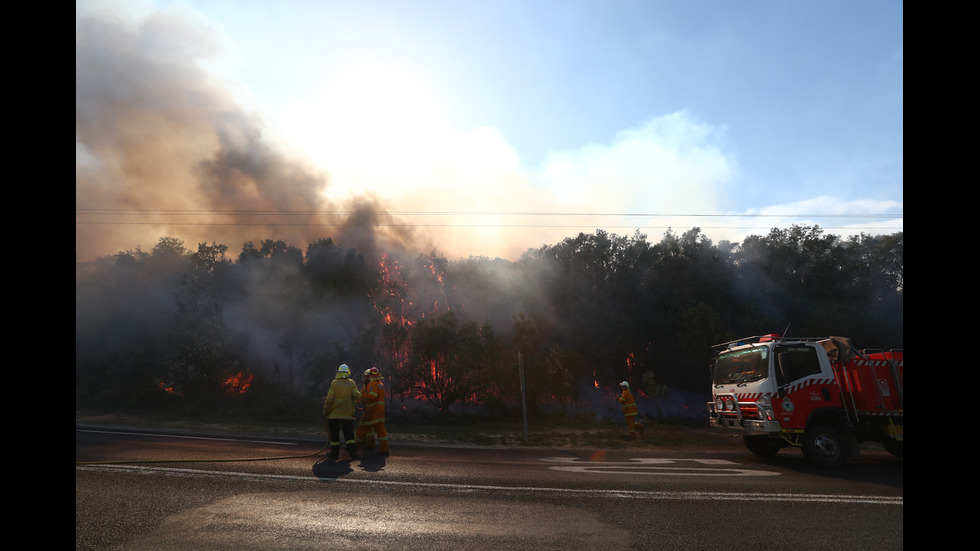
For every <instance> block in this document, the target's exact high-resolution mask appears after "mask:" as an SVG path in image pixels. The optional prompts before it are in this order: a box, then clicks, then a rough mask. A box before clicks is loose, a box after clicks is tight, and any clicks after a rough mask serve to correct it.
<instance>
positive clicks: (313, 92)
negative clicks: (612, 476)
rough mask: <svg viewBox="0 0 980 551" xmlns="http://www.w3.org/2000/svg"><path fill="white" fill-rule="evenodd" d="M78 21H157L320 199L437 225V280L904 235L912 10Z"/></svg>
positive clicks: (92, 7) (495, 9) (340, 7)
mask: <svg viewBox="0 0 980 551" xmlns="http://www.w3.org/2000/svg"><path fill="white" fill-rule="evenodd" d="M76 8H77V9H76V15H77V19H78V18H80V17H84V16H86V15H88V14H92V13H98V14H100V17H102V18H103V19H107V18H108V16H107V15H106V14H110V13H111V14H113V18H111V19H112V20H113V21H116V24H118V25H121V26H126V25H129V26H130V28H133V27H132V25H134V24H138V22H139V21H146V18H148V17H158V18H159V17H163V18H165V19H167V20H168V21H169V22H170V23H169V25H167V26H165V27H163V28H164V29H166V30H159V29H158V30H157V31H155V33H154V34H153V36H154V37H155V40H156V41H158V42H159V41H164V42H167V43H168V46H166V47H164V48H162V49H163V50H167V48H170V49H171V50H173V49H174V48H176V45H177V44H184V45H185V46H187V45H189V44H193V45H195V46H196V47H194V48H190V47H188V48H187V54H188V55H192V56H194V57H195V58H197V59H198V61H199V62H200V64H199V65H198V66H199V67H200V66H206V69H207V71H208V74H209V75H210V77H212V78H213V79H214V80H215V81H219V82H221V83H222V86H225V87H226V89H227V90H228V91H229V93H230V94H233V95H234V97H235V100H236V102H238V105H240V106H242V108H243V109H244V110H246V111H247V112H249V113H251V114H254V115H255V116H256V117H258V118H260V119H261V120H262V121H263V123H262V126H263V133H262V139H263V140H265V141H267V142H269V143H271V144H275V146H276V147H277V148H280V149H281V150H282V151H284V152H286V153H288V154H289V155H291V156H294V157H295V158H299V159H303V160H304V162H309V163H310V164H311V165H312V166H314V167H316V168H317V170H322V171H324V172H325V173H326V174H328V175H329V176H328V179H329V184H328V185H325V186H324V189H323V190H320V191H321V194H322V197H323V198H326V199H328V200H331V201H340V200H342V198H344V197H350V196H353V195H358V194H365V193H370V194H372V196H377V197H379V198H380V199H381V200H383V201H384V202H385V204H386V206H387V208H388V209H389V210H391V211H394V212H411V213H418V212H423V211H424V212H429V213H435V214H432V215H431V216H430V217H429V218H425V219H423V218H422V217H421V216H420V215H417V214H412V215H409V218H410V219H411V220H413V221H418V222H420V223H423V224H426V223H429V222H432V223H440V222H445V221H449V224H448V225H447V226H443V227H440V228H438V229H436V230H435V233H436V234H437V235H436V237H435V238H434V239H435V242H436V245H437V246H439V248H440V249H442V250H443V251H444V252H446V253H447V256H450V257H454V256H469V255H487V256H504V257H509V258H516V256H517V255H518V254H519V253H520V252H523V251H524V250H526V249H527V248H536V247H539V246H541V245H543V244H553V243H555V242H557V241H560V240H561V239H563V238H564V237H567V236H572V235H575V234H576V233H578V232H579V231H584V232H586V233H591V232H593V231H595V230H596V229H598V228H602V229H606V230H607V231H610V232H612V233H617V234H621V235H624V234H625V235H632V233H633V232H634V231H635V230H637V229H639V230H640V231H642V232H643V233H645V234H647V235H648V236H649V238H650V240H651V241H653V242H656V241H658V240H659V239H660V237H661V235H662V234H663V232H664V231H665V230H666V228H667V227H672V228H673V229H674V230H675V231H678V232H683V231H686V230H687V229H690V228H691V227H693V226H699V227H702V228H703V229H704V233H705V234H706V235H707V236H708V237H709V238H711V239H712V240H713V241H715V242H717V241H720V240H723V239H728V240H732V241H740V240H741V239H742V238H744V237H745V236H746V235H749V234H766V233H768V231H769V228H771V227H776V226H780V227H785V226H787V225H789V224H793V223H806V224H818V225H820V226H821V227H823V228H826V230H827V231H828V232H830V233H840V234H843V235H850V234H856V233H861V232H864V233H872V234H873V233H894V232H896V231H902V229H903V200H904V198H903V195H904V194H903V4H902V2H897V1H884V0H881V1H879V0H862V1H860V2H853V1H838V0H821V1H816V0H813V1H810V0H802V1H788V0H778V1H777V0H757V1H753V0H748V1H741V2H731V1H722V0H711V1H709V0H685V1H679V0H676V1H673V0H672V1H658V0H647V1H639V0H635V1H625V0H604V1H591V0H589V1H585V0H569V1H551V0H524V1H515V0H487V1H483V2H463V1H447V0H411V1H408V0H402V1H394V0H385V1H361V2H353V1H350V2H348V1H328V0H321V1H313V0H308V1H301V0H280V1H276V2H269V1H257V0H192V1H183V2H173V1H166V0H157V1H155V2H152V3H144V2H142V1H139V2H137V1H135V0H132V1H130V0H119V1H103V0H78V1H77V2H76ZM127 22H128V23H127ZM134 22H137V23H134ZM79 36H81V35H80V34H79V33H77V35H76V46H77V45H78V41H80V40H84V38H79ZM144 36H146V37H149V36H150V35H149V32H147V33H146V34H145V35H144ZM170 41H172V43H171V42H170ZM147 42H149V41H148V40H142V41H140V43H141V44H145V43H147ZM80 63H81V62H80V61H79V54H78V53H77V52H76V79H77V80H78V79H79V78H80V77H79V74H80V73H82V72H83V71H86V70H88V69H86V68H85V67H83V66H80ZM76 88H78V87H76ZM84 103H85V102H84V101H83V100H80V99H79V92H78V91H77V90H76V166H79V165H85V163H87V162H89V161H88V159H89V157H90V156H91V157H98V158H100V159H102V160H103V161H104V159H105V157H106V155H107V153H106V150H105V149H104V148H100V147H98V146H95V145H93V144H92V143H91V142H93V141H94V139H90V138H88V137H87V136H89V134H88V133H87V132H84V131H80V130H79V128H80V127H82V126H83V124H82V123H80V122H79V115H78V113H79V110H80V108H79V105H83V104H84ZM80 136H81V137H80ZM80 159H81V160H80ZM103 164H104V163H103ZM86 166H88V165H86ZM133 177H134V176H133V175H132V174H128V175H127V176H126V177H125V178H120V181H125V182H130V181H131V180H132V179H133ZM76 180H79V178H76ZM120 185H124V184H120ZM83 195H84V196H85V197H90V196H91V194H90V193H88V191H87V190H85V189H80V187H79V184H78V183H76V204H79V203H82V202H84V201H82V200H81V199H79V197H82V196H83ZM114 197H115V200H113V199H112V196H110V195H102V196H101V200H103V204H98V205H95V203H94V202H93V203H91V204H92V205H94V206H99V207H103V206H104V207H108V206H110V205H109V204H106V203H112V202H117V203H119V201H118V199H119V194H118V193H117V194H116V195H115V196H114ZM120 204H121V203H120ZM182 208H190V207H189V206H186V205H185V206H184V207H182ZM464 212H465V213H470V214H467V215H461V214H458V213H464ZM517 212H526V213H535V215H534V216H523V215H521V216H519V215H516V214H513V213H517ZM450 213H457V214H450ZM473 213H481V214H473ZM501 213H510V214H501ZM554 213H569V214H567V215H565V216H559V215H556V214H554ZM842 214H854V215H859V216H856V217H854V218H844V217H841V216H840V215H842ZM617 215H629V216H617ZM641 215H648V216H641ZM654 215H656V216H654ZM815 215H830V216H825V217H816V216H815ZM423 220H424V222H423ZM457 222H458V223H459V224H458V225H457V224H456V223H457ZM148 239H149V238H148ZM134 245H135V243H132V244H129V245H123V244H119V245H117V246H118V247H119V248H132V246H134ZM150 245H152V242H146V243H142V246H143V247H144V248H148V246H150ZM233 248H234V247H233ZM106 252H107V253H108V252H113V251H106Z"/></svg>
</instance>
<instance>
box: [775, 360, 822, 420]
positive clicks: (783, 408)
mask: <svg viewBox="0 0 980 551" xmlns="http://www.w3.org/2000/svg"><path fill="white" fill-rule="evenodd" d="M773 370H774V371H775V372H776V389H777V390H776V398H775V399H774V400H773V409H774V410H775V414H776V417H777V419H779V420H780V421H781V422H782V424H783V427H784V428H796V429H800V428H803V426H802V425H803V424H805V423H806V419H807V416H808V415H809V412H810V411H812V410H813V408H815V407H818V405H819V404H821V403H823V402H825V401H826V400H829V399H830V395H829V393H826V392H825V391H826V387H824V388H823V389H819V388H817V386H813V383H815V382H818V381H821V380H823V379H824V376H823V370H822V368H821V365H820V357H819V355H818V353H817V350H816V348H814V347H812V346H808V345H806V344H802V343H801V344H795V345H794V344H787V345H777V346H775V347H773ZM824 394H827V395H824ZM777 402H778V403H777Z"/></svg>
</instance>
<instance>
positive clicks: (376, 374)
mask: <svg viewBox="0 0 980 551" xmlns="http://www.w3.org/2000/svg"><path fill="white" fill-rule="evenodd" d="M367 374H368V375H369V376H371V377H380V376H381V372H380V371H378V368H377V367H372V368H371V369H368V370H367Z"/></svg>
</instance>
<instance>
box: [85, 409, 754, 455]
mask: <svg viewBox="0 0 980 551" xmlns="http://www.w3.org/2000/svg"><path fill="white" fill-rule="evenodd" d="M75 423H76V425H86V426H101V427H127V428H140V429H144V430H149V429H153V430H169V431H177V432H186V433H195V434H198V433H200V434H215V435H248V436H266V437H290V438H302V439H311V440H322V439H324V438H325V436H326V434H325V430H324V427H323V425H322V424H319V423H271V422H254V421H247V420H227V419H201V418H195V419H188V418H184V417H180V416H175V415H173V414H168V413H139V414H136V413H87V412H75ZM388 431H389V434H390V435H391V440H392V444H397V443H399V442H401V443H426V444H447V445H467V446H495V447H509V446H513V447H526V446H533V447H559V448H601V449H634V448H635V449H645V448H659V449H664V448H669V449H676V450H680V451H692V450H706V451H720V450H738V451H742V450H744V447H743V446H742V442H741V440H740V439H738V438H732V437H730V436H728V435H726V434H724V433H722V432H721V431H719V430H716V429H712V428H710V427H708V426H707V420H706V421H705V422H704V423H697V422H693V421H682V420H669V419H667V420H662V421H651V422H649V423H647V426H646V430H645V431H644V433H643V436H642V437H641V438H639V439H635V440H634V439H630V438H628V437H627V436H626V427H625V425H624V424H622V423H608V422H598V421H592V420H584V421H582V420H570V419H561V418H557V419H537V420H534V421H530V420H529V424H528V430H527V439H526V440H525V436H524V427H523V423H522V422H510V423H508V422H502V421H492V420H487V419H481V418H479V417H471V416H467V417H459V418H451V419H442V420H440V421H439V422H411V420H408V419H398V420H391V419H389V422H388Z"/></svg>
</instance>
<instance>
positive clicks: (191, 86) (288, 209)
mask: <svg viewBox="0 0 980 551" xmlns="http://www.w3.org/2000/svg"><path fill="white" fill-rule="evenodd" d="M226 54H227V52H226V50H225V47H224V45H223V43H222V42H221V40H220V35H219V34H218V33H216V32H215V31H214V30H213V29H210V28H208V27H207V26H205V25H204V24H203V23H201V22H199V21H196V20H195V19H194V18H192V17H190V16H187V15H185V14H183V13H182V12H180V11H179V10H169V11H155V12H152V13H151V14H148V15H146V16H144V17H142V18H125V17H123V16H122V15H120V14H115V13H110V12H99V11H94V10H93V11H90V12H88V13H84V14H79V15H78V17H77V19H76V39H75V149H76V169H75V207H76V241H75V254H76V259H77V260H79V261H88V260H93V259H95V258H97V257H99V256H102V255H106V254H113V253H115V252H118V251H123V250H132V249H133V248H134V247H141V248H143V249H144V250H148V249H149V248H151V247H152V246H153V245H154V244H155V243H156V242H157V240H159V239H160V238H161V237H164V236H171V237H177V238H179V239H181V240H183V241H184V242H185V243H186V245H187V246H188V247H189V248H191V249H193V248H195V247H196V245H197V244H198V243H205V242H206V243H210V242H212V241H216V242H218V243H222V244H225V245H228V246H229V251H230V252H231V253H233V254H234V253H235V252H236V249H237V247H238V246H240V245H241V244H242V243H244V242H246V241H250V240H254V241H259V240H264V239H277V240H284V241H286V242H288V243H290V244H292V245H294V246H297V247H300V248H304V247H305V245H306V244H307V243H310V242H313V241H315V240H316V239H319V238H322V237H332V238H333V239H334V241H335V242H337V243H340V244H342V245H343V246H345V247H355V248H357V249H358V250H361V251H365V250H370V249H371V248H373V247H374V246H376V245H379V243H378V242H379V241H382V240H383V241H385V242H386V243H385V245H386V246H393V247H398V246H400V245H404V244H406V243H418V242H419V239H420V237H419V236H414V235H407V234H406V233H405V231H404V229H399V230H398V231H394V230H393V229H391V228H395V227H396V226H395V225H394V224H393V222H394V220H393V219H392V218H391V217H390V216H388V215H387V214H385V208H384V205H382V204H381V203H380V201H379V200H378V199H376V198H374V197H372V196H368V195H365V196H362V197H359V198H356V199H352V200H350V202H349V203H344V204H338V203H335V202H331V201H328V200H326V199H325V192H326V191H327V189H328V188H329V186H330V176H329V174H327V173H325V172H324V171H321V170H317V169H315V168H314V167H312V166H311V165H310V164H309V163H307V162H305V161H303V160H302V159H297V158H292V157H290V156H289V155H287V154H285V153H284V152H283V151H282V150H280V149H278V148H277V147H276V145H275V144H272V143H268V141H267V140H266V139H265V138H264V136H263V124H262V121H261V119H260V117H259V116H258V115H256V114H255V113H253V112H251V111H250V110H249V108H248V107H247V106H246V105H245V104H244V102H243V101H242V100H241V97H242V95H241V94H239V93H238V90H237V89H236V86H235V84H234V82H233V81H232V80H231V79H228V78H226V77H224V76H223V75H222V74H221V73H220V72H219V71H217V70H216V68H217V67H219V66H220V65H221V63H220V62H221V60H222V58H223V56H225V55H226Z"/></svg>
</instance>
